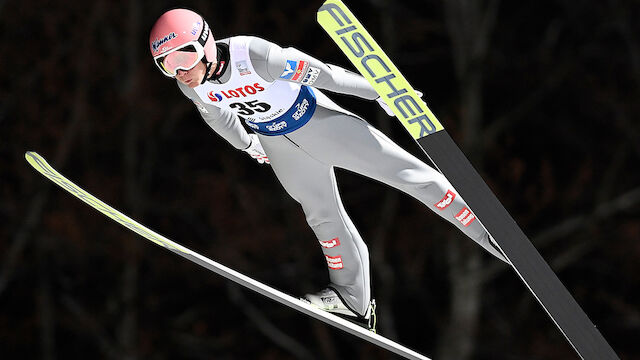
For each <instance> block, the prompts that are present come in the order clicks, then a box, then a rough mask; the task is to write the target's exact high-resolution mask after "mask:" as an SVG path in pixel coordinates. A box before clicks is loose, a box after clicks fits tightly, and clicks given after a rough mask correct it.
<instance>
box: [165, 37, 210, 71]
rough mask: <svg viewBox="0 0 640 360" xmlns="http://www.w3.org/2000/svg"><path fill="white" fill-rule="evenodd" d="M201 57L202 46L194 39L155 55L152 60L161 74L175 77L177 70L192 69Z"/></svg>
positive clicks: (202, 52)
mask: <svg viewBox="0 0 640 360" xmlns="http://www.w3.org/2000/svg"><path fill="white" fill-rule="evenodd" d="M203 57H204V47H202V44H200V42H198V41H197V40H196V41H190V42H188V43H186V44H184V45H182V46H179V47H177V48H175V49H171V50H170V51H169V52H167V53H164V54H162V55H159V56H155V57H154V58H153V60H154V61H155V63H156V66H157V67H158V69H160V71H162V73H163V74H165V75H166V76H168V77H175V76H176V74H177V73H178V70H185V71H189V70H191V69H193V67H194V66H196V65H197V64H198V62H199V61H200V60H201V59H202V58H203Z"/></svg>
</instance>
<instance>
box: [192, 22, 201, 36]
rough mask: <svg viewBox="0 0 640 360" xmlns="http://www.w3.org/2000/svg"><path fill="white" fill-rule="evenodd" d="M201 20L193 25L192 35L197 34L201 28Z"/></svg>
mask: <svg viewBox="0 0 640 360" xmlns="http://www.w3.org/2000/svg"><path fill="white" fill-rule="evenodd" d="M200 24H201V22H200V21H197V22H194V23H193V27H192V28H191V35H196V34H197V33H198V28H200Z"/></svg>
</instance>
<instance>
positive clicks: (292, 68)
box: [280, 60, 298, 80]
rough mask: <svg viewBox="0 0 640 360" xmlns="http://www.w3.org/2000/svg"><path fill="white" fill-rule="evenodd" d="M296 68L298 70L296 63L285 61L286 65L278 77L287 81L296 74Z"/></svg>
mask: <svg viewBox="0 0 640 360" xmlns="http://www.w3.org/2000/svg"><path fill="white" fill-rule="evenodd" d="M297 68H298V62H297V61H293V60H287V64H286V65H285V66H284V71H283V72H282V75H280V78H281V79H287V80H289V79H291V77H292V76H293V74H294V73H295V72H296V69H297Z"/></svg>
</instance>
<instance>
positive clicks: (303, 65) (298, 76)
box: [291, 60, 309, 81]
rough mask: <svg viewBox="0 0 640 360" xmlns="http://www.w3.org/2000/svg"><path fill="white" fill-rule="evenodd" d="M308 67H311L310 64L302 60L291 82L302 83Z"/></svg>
mask: <svg viewBox="0 0 640 360" xmlns="http://www.w3.org/2000/svg"><path fill="white" fill-rule="evenodd" d="M308 66H309V63H308V62H306V61H302V60H300V62H299V63H298V68H297V69H296V72H295V74H294V75H293V77H292V78H291V80H292V81H302V75H303V74H304V73H305V71H307V67H308Z"/></svg>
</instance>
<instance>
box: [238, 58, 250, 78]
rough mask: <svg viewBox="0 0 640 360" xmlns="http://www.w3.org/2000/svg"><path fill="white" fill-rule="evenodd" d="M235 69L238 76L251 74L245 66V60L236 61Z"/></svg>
mask: <svg viewBox="0 0 640 360" xmlns="http://www.w3.org/2000/svg"><path fill="white" fill-rule="evenodd" d="M236 69H238V72H239V73H240V76H245V75H249V74H251V71H250V70H249V67H248V66H247V62H246V61H245V60H242V61H238V62H237V63H236Z"/></svg>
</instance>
